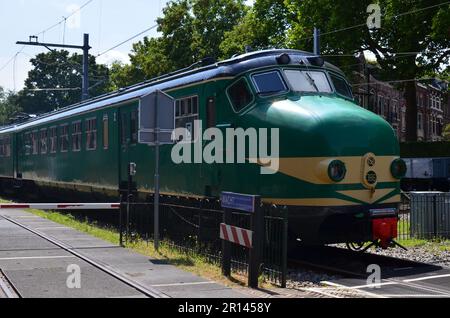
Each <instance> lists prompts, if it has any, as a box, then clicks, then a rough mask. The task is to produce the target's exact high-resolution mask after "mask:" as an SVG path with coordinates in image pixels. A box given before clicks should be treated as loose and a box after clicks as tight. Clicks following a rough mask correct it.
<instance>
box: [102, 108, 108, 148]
mask: <svg viewBox="0 0 450 318" xmlns="http://www.w3.org/2000/svg"><path fill="white" fill-rule="evenodd" d="M103 149H105V150H108V149H109V117H108V115H104V116H103Z"/></svg>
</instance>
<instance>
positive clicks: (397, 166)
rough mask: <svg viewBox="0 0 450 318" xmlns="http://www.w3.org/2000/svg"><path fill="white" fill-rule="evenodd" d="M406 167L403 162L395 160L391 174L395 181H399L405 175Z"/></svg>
mask: <svg viewBox="0 0 450 318" xmlns="http://www.w3.org/2000/svg"><path fill="white" fill-rule="evenodd" d="M406 171H407V167H406V163H405V161H403V160H402V159H396V160H394V161H393V162H392V165H391V173H392V176H393V177H394V178H395V179H401V178H403V177H404V176H405V175H406Z"/></svg>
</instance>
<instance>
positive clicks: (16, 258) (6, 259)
mask: <svg viewBox="0 0 450 318" xmlns="http://www.w3.org/2000/svg"><path fill="white" fill-rule="evenodd" d="M60 258H76V257H75V256H72V255H67V256H32V257H5V258H0V261H18V260H34V259H60Z"/></svg>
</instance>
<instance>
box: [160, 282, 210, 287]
mask: <svg viewBox="0 0 450 318" xmlns="http://www.w3.org/2000/svg"><path fill="white" fill-rule="evenodd" d="M209 284H216V282H198V283H175V284H161V285H152V287H171V286H188V285H192V286H194V285H209Z"/></svg>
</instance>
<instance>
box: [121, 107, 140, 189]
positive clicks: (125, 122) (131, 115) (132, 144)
mask: <svg viewBox="0 0 450 318" xmlns="http://www.w3.org/2000/svg"><path fill="white" fill-rule="evenodd" d="M118 114H119V116H118V117H119V118H118V120H119V165H120V167H119V180H120V188H121V189H127V182H128V165H129V163H130V162H133V160H136V159H137V146H138V129H139V122H138V121H139V115H138V107H137V105H133V106H132V107H130V106H128V107H122V108H120V111H119V113H118ZM133 158H134V159H133Z"/></svg>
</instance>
